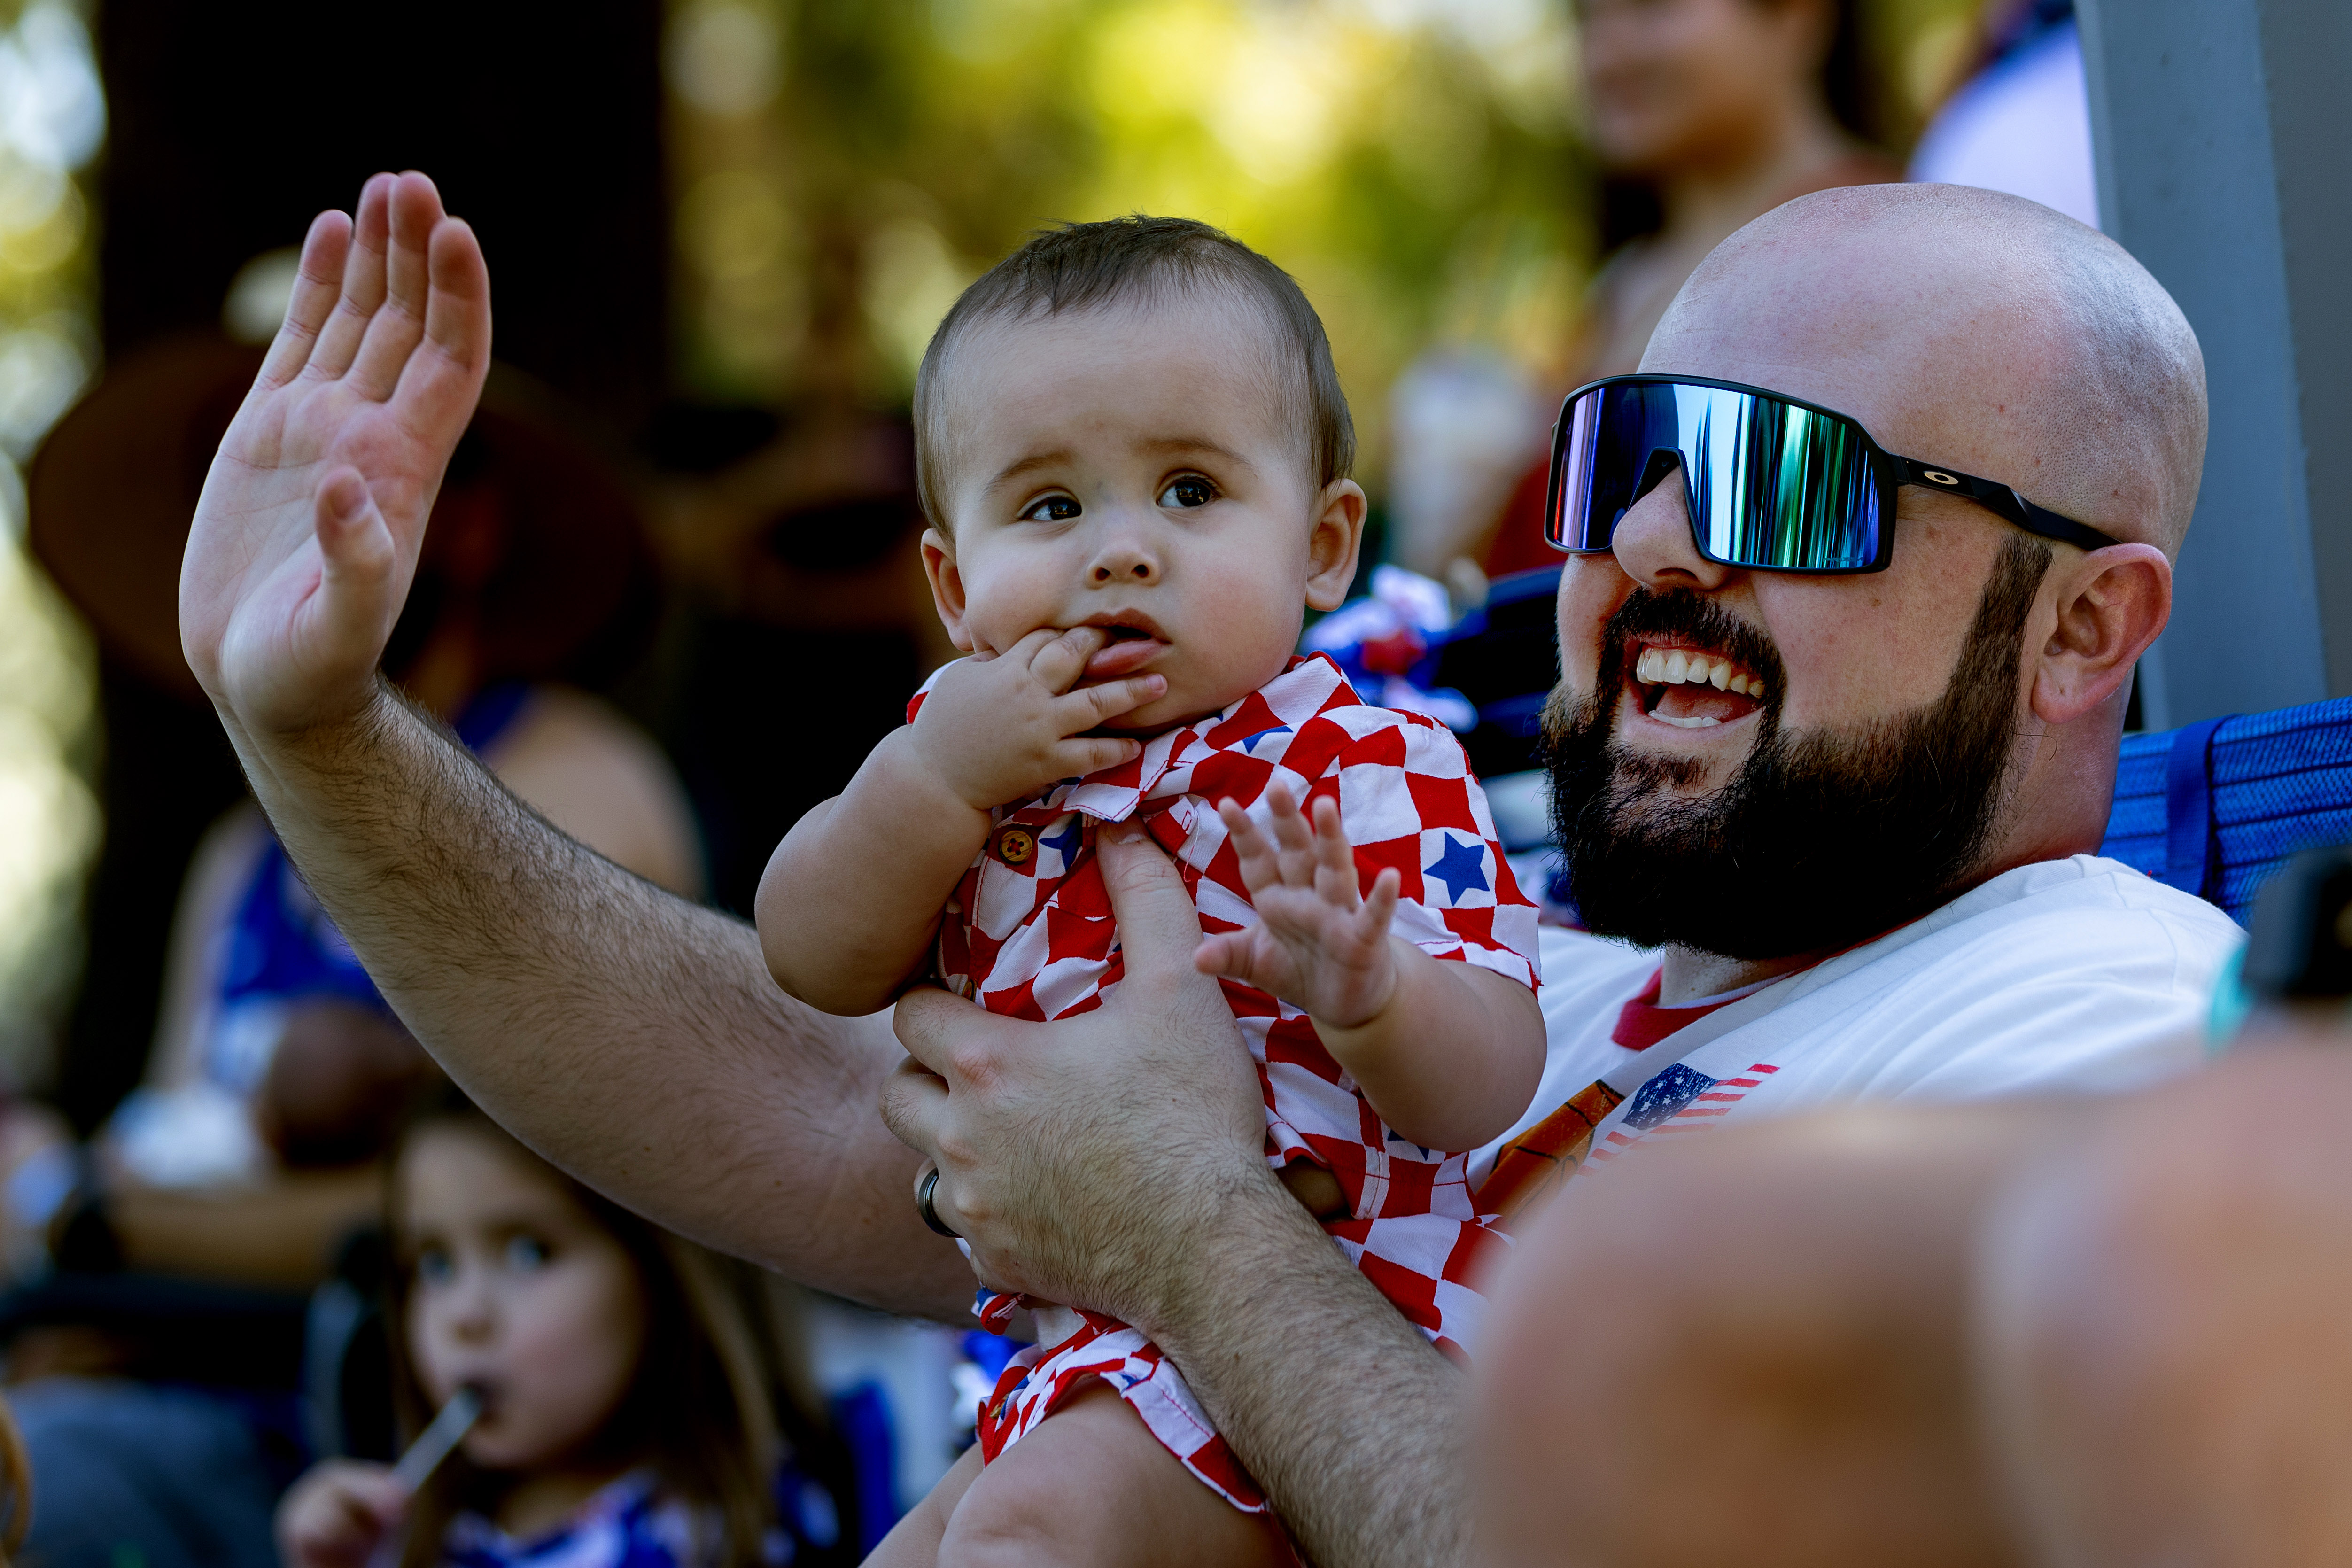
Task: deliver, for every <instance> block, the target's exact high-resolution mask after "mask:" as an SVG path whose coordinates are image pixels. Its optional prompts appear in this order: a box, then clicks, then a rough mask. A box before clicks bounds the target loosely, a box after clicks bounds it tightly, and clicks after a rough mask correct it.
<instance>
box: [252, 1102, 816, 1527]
mask: <svg viewBox="0 0 2352 1568" xmlns="http://www.w3.org/2000/svg"><path fill="white" fill-rule="evenodd" d="M391 1169H392V1175H391V1194H392V1198H391V1204H390V1210H389V1212H390V1220H391V1231H392V1235H393V1239H394V1254H395V1258H396V1260H397V1261H396V1264H395V1268H394V1281H393V1288H392V1290H391V1292H390V1301H389V1307H390V1312H389V1317H390V1333H391V1344H392V1352H393V1353H392V1363H393V1374H394V1394H395V1396H396V1399H397V1403H398V1405H399V1407H400V1409H401V1411H402V1413H403V1415H404V1426H405V1428H406V1430H407V1432H408V1433H409V1434H410V1435H411V1436H414V1434H415V1433H416V1432H417V1431H418V1430H420V1429H421V1428H422V1427H423V1426H425V1423H426V1422H428V1421H429V1420H430V1419H431V1418H432V1416H433V1415H434V1413H435V1412H436V1411H437V1410H439V1409H440V1408H441V1407H442V1406H444V1405H446V1404H447V1402H448V1401H449V1400H450V1399H451V1398H452V1397H453V1396H455V1395H456V1394H457V1392H458V1391H459V1390H460V1389H470V1390H472V1391H474V1393H475V1394H476V1395H477V1396H478V1398H479V1399H480V1401H481V1405H482V1414H481V1415H480V1416H479V1417H478V1419H477V1420H476V1421H475V1423H474V1425H473V1426H472V1428H471V1429H470V1430H469V1431H468V1432H467V1434H466V1436H465V1438H464V1440H463V1441H462V1443H461V1444H460V1445H459V1446H458V1447H457V1451H456V1452H455V1453H453V1454H451V1455H450V1457H449V1458H447V1459H446V1460H445V1461H443V1463H442V1464H441V1465H440V1466H439V1468H436V1470H435V1471H434V1472H433V1473H432V1474H431V1475H429V1476H428V1477H427V1478H426V1479H425V1481H424V1483H423V1484H422V1485H421V1486H420V1487H419V1488H418V1489H416V1490H415V1492H414V1493H413V1494H412V1493H410V1492H409V1491H407V1490H406V1489H404V1486H403V1485H402V1483H401V1481H400V1480H399V1479H397V1478H396V1477H395V1476H394V1473H393V1470H392V1468H391V1467H389V1466H386V1465H382V1464H371V1463H366V1462H363V1461H360V1460H353V1459H331V1460H328V1461H326V1462H324V1463H322V1464H320V1465H318V1466H317V1467H315V1468H312V1469H311V1470H310V1472H309V1473H308V1474H306V1475H305V1476H304V1477H303V1478H302V1479H300V1480H299V1481H298V1482H296V1483H295V1485H294V1486H293V1488H292V1489H290V1490H289V1492H288V1493H287V1496H286V1499H285V1500H284V1502H283V1503H282V1504H281V1505H280V1506H279V1509H278V1543H279V1548H280V1551H281V1552H282V1554H283V1557H284V1561H285V1563H286V1564H287V1568H362V1565H363V1564H366V1563H375V1562H380V1561H383V1560H385V1559H386V1558H387V1557H389V1558H391V1559H393V1560H396V1561H397V1562H399V1563H401V1564H402V1565H403V1568H433V1565H436V1564H462V1565H464V1568H506V1565H508V1564H520V1563H533V1562H542V1563H543V1562H547V1561H550V1560H559V1559H560V1560H562V1561H564V1562H569V1563H583V1562H584V1563H593V1564H597V1565H600V1568H601V1565H608V1564H609V1565H613V1568H619V1565H621V1564H627V1565H628V1568H754V1565H757V1564H767V1563H797V1564H821V1563H832V1562H846V1561H848V1557H847V1555H846V1553H847V1552H849V1551H851V1550H853V1548H852V1547H850V1546H849V1545H848V1543H849V1542H854V1541H855V1540H856V1531H854V1530H845V1528H844V1522H845V1521H843V1519H842V1517H841V1511H840V1507H839V1504H838V1503H837V1501H836V1499H837V1498H838V1497H839V1496H841V1495H842V1491H843V1490H844V1489H840V1488H838V1487H828V1486H826V1485H824V1484H823V1483H821V1482H820V1481H818V1480H817V1479H815V1473H814V1472H822V1471H824V1470H825V1469H826V1465H825V1458H826V1456H827V1454H828V1453H829V1451H830V1450H829V1449H828V1448H827V1447H826V1446H825V1445H824V1442H823V1441H822V1439H821V1438H820V1437H819V1436H818V1427H817V1426H816V1423H815V1420H814V1416H813V1415H811V1414H810V1413H809V1409H808V1406H807V1403H806V1401H805V1398H804V1394H805V1381H806V1380H805V1373H804V1370H803V1369H801V1368H799V1367H798V1366H796V1365H794V1364H793V1359H794V1352H795V1351H796V1349H797V1347H796V1346H794V1345H793V1343H792V1342H791V1341H790V1338H789V1333H788V1330H789V1324H788V1323H787V1322H786V1321H784V1320H783V1319H782V1316H781V1315H780V1313H779V1312H778V1311H777V1310H776V1309H777V1307H778V1305H779V1300H778V1298H777V1296H776V1295H775V1291H776V1289H777V1288H778V1287H779V1286H780V1285H781V1281H777V1280H775V1279H773V1278H772V1277H771V1276H767V1275H765V1274H762V1273H761V1271H760V1270H758V1269H755V1268H751V1266H750V1265H748V1264H743V1263H740V1262H738V1261H736V1260H735V1259H733V1258H720V1257H719V1256H718V1255H717V1254H715V1253H711V1252H707V1251H705V1250H704V1249H703V1248H701V1247H696V1246H695V1245H694V1244H693V1243H691V1242H688V1241H685V1240H682V1239H680V1238H679V1237H675V1236H672V1235H670V1234H669V1233H668V1232H667V1231H663V1230H659V1229H657V1228H656V1227H655V1226H652V1225H650V1224H648V1223H646V1221H645V1220H642V1219H640V1218H638V1217H637V1216H636V1215H633V1214H630V1213H629V1212H628V1211H626V1210H625V1209H623V1208H621V1207H619V1206H618V1205H614V1204H613V1203H612V1202H610V1201H609V1200H607V1199H605V1198H603V1197H600V1196H598V1195H597V1194H594V1193H593V1192H590V1191H589V1190H588V1189H587V1188H585V1187H583V1186H582V1185H580V1184H578V1183H577V1182H574V1181H572V1179H570V1178H569V1177H567V1176H565V1175H564V1174H563V1173H562V1172H560V1171H557V1170H556V1169H555V1168H554V1167H553V1166H551V1165H549V1164H548V1163H546V1162H545V1161H543V1160H541V1159H540V1158H539V1157H538V1156H537V1155H535V1154H533V1153H531V1152H530V1151H529V1150H527V1149H525V1148H523V1147H522V1145H521V1144H520V1143H517V1142H515V1141H514V1140H513V1139H512V1138H511V1137H509V1136H508V1135H507V1134H506V1133H505V1132H504V1131H501V1130H500V1129H499V1127H498V1125H497V1124H496V1123H494V1122H492V1121H490V1120H489V1118H488V1117H486V1116H484V1115H483V1114H482V1113H481V1112H480V1111H479V1110H476V1109H475V1108H474V1107H473V1106H472V1104H471V1103H470V1102H468V1101H467V1100H465V1099H464V1097H463V1096H461V1095H458V1094H457V1093H456V1092H454V1091H450V1092H448V1093H447V1094H446V1095H445V1096H444V1098H443V1099H442V1100H440V1102H439V1103H438V1104H436V1105H435V1106H433V1107H432V1108H430V1109H428V1110H426V1111H425V1113H424V1114H422V1115H421V1116H419V1117H418V1118H417V1119H416V1120H415V1121H414V1122H412V1124H411V1125H410V1126H409V1128H408V1130H407V1131H406V1132H405V1133H404V1136H403V1137H402V1138H401V1140H400V1142H399V1145H398V1148H397V1149H396V1151H395V1152H394V1156H393V1159H392V1161H391ZM832 1473H833V1474H834V1475H835V1479H838V1472H837V1469H836V1470H835V1471H834V1472H832Z"/></svg>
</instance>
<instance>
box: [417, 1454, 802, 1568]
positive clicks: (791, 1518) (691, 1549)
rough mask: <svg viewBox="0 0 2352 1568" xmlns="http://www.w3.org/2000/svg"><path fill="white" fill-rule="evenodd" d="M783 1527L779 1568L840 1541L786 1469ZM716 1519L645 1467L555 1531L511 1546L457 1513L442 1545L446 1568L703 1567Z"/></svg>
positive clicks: (715, 1550)
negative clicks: (664, 1492)
mask: <svg viewBox="0 0 2352 1568" xmlns="http://www.w3.org/2000/svg"><path fill="white" fill-rule="evenodd" d="M776 1513H777V1516H778V1519H779V1520H780V1521H781V1523H782V1528H781V1529H778V1530H776V1531H771V1532H770V1534H769V1537H768V1540H767V1542H766V1550H765V1551H763V1552H761V1558H762V1560H763V1561H765V1562H767V1563H774V1564H778V1565H780V1568H781V1565H782V1564H784V1563H793V1562H794V1561H796V1560H798V1559H799V1558H800V1556H801V1555H802V1552H803V1549H804V1548H807V1549H814V1550H818V1551H822V1550H824V1548H827V1547H830V1546H832V1545H833V1544H834V1543H835V1542H837V1541H838V1540H839V1539H840V1537H841V1525H840V1521H839V1519H838V1518H837V1517H836V1516H835V1512H834V1508H833V1500H832V1499H831V1498H830V1497H829V1496H827V1495H826V1493H825V1490H824V1488H822V1487H820V1486H818V1485H817V1484H816V1483H815V1482H814V1481H811V1480H809V1479H807V1478H805V1477H803V1475H802V1474H801V1473H800V1471H799V1470H797V1469H795V1468H793V1467H792V1466H790V1465H786V1466H785V1467H784V1468H783V1470H782V1474H781V1475H779V1476H778V1478H777V1481H776ZM719 1546H720V1537H719V1521H718V1519H717V1517H716V1516H715V1515H714V1514H712V1513H711V1512H710V1511H709V1510H696V1509H694V1508H693V1507H691V1506H689V1505H688V1504H686V1503H682V1502H678V1501H677V1500H672V1499H665V1498H663V1497H662V1496H661V1495H660V1492H659V1489H658V1486H657V1483H656V1479H655V1478H654V1475H653V1473H652V1472H651V1471H650V1470H638V1471H635V1472H632V1473H631V1474H629V1475H626V1476H624V1477H622V1478H621V1479H619V1480H617V1481H614V1483H613V1484H612V1485H610V1486H608V1487H606V1488H604V1489H603V1490H602V1491H600V1492H598V1493H596V1495H595V1496H593V1497H592V1498H590V1499H589V1500H587V1501H586V1502H585V1503H583V1504H582V1505H581V1507H580V1510H579V1511H578V1512H577V1513H575V1514H573V1515H572V1518H571V1519H570V1520H568V1521H565V1522H564V1523H563V1524H562V1525H560V1526H558V1527H557V1528H556V1529H554V1530H551V1531H548V1532H547V1533H546V1534H544V1535H541V1536H538V1537H535V1538H534V1539H532V1540H530V1541H517V1540H514V1539H513V1538H512V1537H510V1536H508V1535H506V1534H505V1533H504V1532H502V1531H499V1528H498V1527H497V1526H496V1525H493V1524H491V1523H490V1522H489V1521H488V1520H486V1519H484V1518H482V1517H481V1516H480V1515H479V1514H472V1513H468V1514H460V1515H459V1516H458V1517H457V1521H455V1522H454V1523H452V1524H451V1525H450V1526H449V1533H448V1535H447V1536H446V1537H445V1538H444V1540H443V1542H442V1553H441V1561H442V1563H444V1564H445V1568H702V1565H703V1564H706V1563H715V1562H717V1561H718V1560H719Z"/></svg>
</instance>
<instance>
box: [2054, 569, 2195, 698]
mask: <svg viewBox="0 0 2352 1568" xmlns="http://www.w3.org/2000/svg"><path fill="white" fill-rule="evenodd" d="M2062 573H2063V575H2061V574H2062ZM2053 576H2055V577H2057V579H2058V583H2057V593H2056V595H2054V597H2053V609H2055V611H2056V612H2057V618H2056V621H2055V623H2054V624H2053V626H2051V628H2050V636H2049V638H2048V640H2047V641H2045V642H2044V643H2043V644H2042V649H2041V659H2040V662H2039V663H2038V664H2037V665H2036V666H2035V668H2034V674H2033V691H2032V705H2033V712H2034V714H2035V716H2036V717H2037V718H2039V719H2041V720H2042V721H2043V722H2045V723H2049V724H2065V723H2069V722H2072V721H2074V720H2076V719H2079V718H2081V717H2082V716H2083V715H2084V714H2085V713H2088V712H2090V711H2091V710H2093V709H2095V708H2097V707H2099V706H2100V705H2101V704H2102V703H2105V702H2106V701H2107V700H2110V699H2112V698H2113V697H2115V695H2116V693H2117V692H2119V691H2121V690H2123V689H2124V688H2125V687H2126V685H2127V684H2128V683H2129V682H2130V680H2131V675H2132V667H2133V666H2134V665H2136V664H2137V663H2138V662H2139V656H2140V655H2141V654H2143V653H2146V652H2147V645H2148V644H2150V643H2152V642H2154V641H2155V640H2156V637H2157V634H2158V632H2161V631H2162V630H2164V623H2165V622H2166V621H2168V620H2169V619H2170V618H2171V616H2172V563H2171V562H2169V561H2168V560H2166V559H2165V557H2164V552H2163V551H2161V550H2158V548H2157V547H2156V546H2155V545H2153V544H2112V545H2109V546H2107V547H2106V548H2105V549H2104V550H2094V551H2091V552H2088V553H2086V554H2084V556H2083V557H2082V558H2081V559H2079V560H2077V561H2075V562H2074V563H2072V564H2071V566H2067V567H2062V568H2056V569H2053Z"/></svg>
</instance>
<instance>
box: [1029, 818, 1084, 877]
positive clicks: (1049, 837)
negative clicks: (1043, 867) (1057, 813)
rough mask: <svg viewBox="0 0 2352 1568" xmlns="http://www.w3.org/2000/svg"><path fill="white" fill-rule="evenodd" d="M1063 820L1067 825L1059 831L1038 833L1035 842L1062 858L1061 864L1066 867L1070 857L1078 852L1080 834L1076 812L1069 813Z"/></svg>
mask: <svg viewBox="0 0 2352 1568" xmlns="http://www.w3.org/2000/svg"><path fill="white" fill-rule="evenodd" d="M1064 820H1065V821H1066V822H1067V823H1068V825H1069V826H1066V827H1064V828H1063V829H1062V831H1061V832H1059V833H1045V834H1040V835H1039V836H1038V837H1037V842H1038V843H1039V844H1041V845H1043V846H1045V847H1046V848H1048V849H1051V850H1052V851H1053V852H1054V853H1055V854H1056V855H1059V856H1060V857H1061V858H1062V864H1063V865H1064V866H1067V865H1069V863H1070V858H1071V857H1073V856H1075V855H1076V854H1077V852H1078V838H1079V837H1080V835H1079V829H1078V818H1077V814H1076V812H1073V813H1071V814H1070V815H1069V816H1067V817H1066V818H1065V819H1064Z"/></svg>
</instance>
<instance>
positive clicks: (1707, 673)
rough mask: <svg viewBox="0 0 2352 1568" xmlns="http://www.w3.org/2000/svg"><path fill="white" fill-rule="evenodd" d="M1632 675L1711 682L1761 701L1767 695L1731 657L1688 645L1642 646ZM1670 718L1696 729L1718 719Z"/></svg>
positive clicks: (1650, 680)
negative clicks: (1713, 655)
mask: <svg viewBox="0 0 2352 1568" xmlns="http://www.w3.org/2000/svg"><path fill="white" fill-rule="evenodd" d="M1633 679H1636V680H1639V681H1641V682H1643V684H1644V685H1650V684H1658V683H1663V684H1664V685H1667V686H1681V685H1689V686H1712V687H1714V688H1715V689H1717V691H1736V692H1738V694H1739V695H1740V696H1742V697H1752V698H1755V699H1756V700H1759V701H1761V700H1763V697H1764V683H1763V682H1762V681H1760V680H1759V679H1756V678H1755V677H1754V676H1751V675H1749V674H1748V673H1747V672H1746V671H1744V670H1742V669H1740V668H1738V667H1737V666H1735V665H1733V664H1732V663H1731V662H1730V661H1729V660H1728V659H1721V658H1708V657H1707V656H1706V655H1705V654H1703V653H1693V652H1691V651H1690V650H1689V649H1687V648H1679V647H1676V648H1656V647H1645V648H1643V650H1642V652H1641V657H1639V658H1636V659H1635V660H1634V661H1633ZM1652 717H1653V718H1654V717H1656V715H1654V714H1653V715H1652ZM1667 722H1668V723H1679V724H1681V725H1683V727H1684V728H1685V729H1696V728H1697V727H1698V725H1699V724H1700V723H1709V724H1711V723H1714V722H1715V721H1714V720H1712V719H1709V720H1674V719H1670V720H1668V721H1667Z"/></svg>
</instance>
